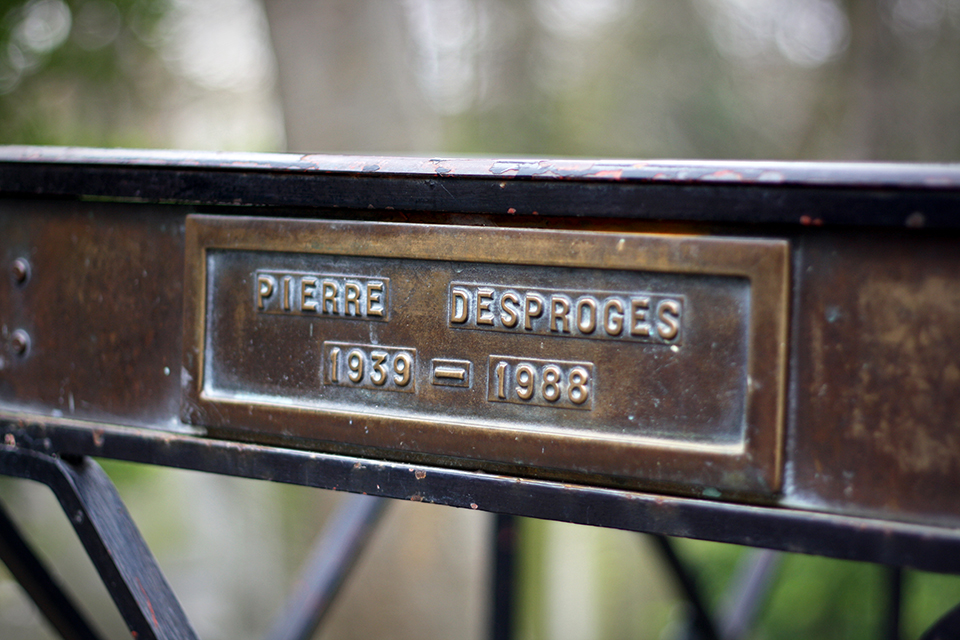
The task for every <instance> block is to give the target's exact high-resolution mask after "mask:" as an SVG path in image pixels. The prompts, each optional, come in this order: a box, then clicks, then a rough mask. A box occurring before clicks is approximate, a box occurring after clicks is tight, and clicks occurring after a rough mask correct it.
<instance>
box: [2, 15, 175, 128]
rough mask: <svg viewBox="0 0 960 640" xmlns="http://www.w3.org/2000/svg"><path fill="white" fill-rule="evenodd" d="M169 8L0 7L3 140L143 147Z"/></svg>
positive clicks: (164, 77)
mask: <svg viewBox="0 0 960 640" xmlns="http://www.w3.org/2000/svg"><path fill="white" fill-rule="evenodd" d="M167 9H168V3H167V2H166V0H116V1H111V0H70V1H69V2H65V1H63V0H29V1H28V2H22V1H21V2H11V1H9V0H8V1H7V2H3V3H2V4H0V123H2V125H0V126H2V134H0V140H2V141H3V142H5V143H19V144H75V145H76V144H88V145H99V146H111V145H117V144H126V145H138V144H139V145H149V144H150V143H151V142H153V143H155V142H156V141H155V140H154V139H152V138H151V136H150V134H149V131H150V120H151V117H150V116H151V112H152V111H154V105H155V104H156V103H157V99H158V96H159V95H160V94H161V93H162V92H163V91H164V84H165V83H168V82H169V81H170V78H169V73H168V72H166V71H165V70H164V68H163V65H162V63H161V61H160V58H159V56H158V53H157V50H156V38H157V36H156V29H157V25H158V24H159V23H160V20H161V19H162V18H163V16H164V15H165V13H166V11H167Z"/></svg>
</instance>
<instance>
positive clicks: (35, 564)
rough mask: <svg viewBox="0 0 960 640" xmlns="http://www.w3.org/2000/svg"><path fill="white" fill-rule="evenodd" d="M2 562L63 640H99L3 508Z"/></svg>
mask: <svg viewBox="0 0 960 640" xmlns="http://www.w3.org/2000/svg"><path fill="white" fill-rule="evenodd" d="M0 560H3V563H4V564H5V565H7V569H9V571H10V574H11V575H12V576H13V577H14V578H15V579H16V580H17V582H19V583H20V586H21V587H23V590H24V591H26V593H27V595H28V596H30V598H31V599H32V600H33V602H34V603H35V604H36V605H37V608H38V609H39V610H40V612H41V613H42V614H43V615H44V616H45V617H46V618H47V621H48V622H49V623H50V625H51V626H52V627H53V628H54V629H56V631H57V633H59V634H60V635H61V636H62V637H63V638H64V640H99V638H100V635H99V634H97V632H96V631H94V629H93V626H92V625H91V624H90V623H89V622H88V621H87V618H86V616H84V614H83V613H81V612H80V609H79V608H78V607H77V605H76V604H74V602H73V599H72V598H71V597H70V596H68V595H67V593H66V591H64V590H63V588H62V587H61V586H60V583H59V582H58V581H57V580H56V579H55V578H54V577H53V575H52V574H51V573H50V572H49V571H48V570H47V567H46V566H45V565H44V564H43V562H42V561H41V560H40V558H39V557H37V554H36V553H34V552H33V549H32V548H31V547H30V545H29V544H27V542H26V540H24V538H23V536H22V535H21V533H20V530H19V529H18V528H17V526H16V524H15V523H14V522H13V520H12V519H11V518H10V516H9V515H8V514H7V510H6V509H4V508H3V507H2V506H0Z"/></svg>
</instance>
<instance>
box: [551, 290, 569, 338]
mask: <svg viewBox="0 0 960 640" xmlns="http://www.w3.org/2000/svg"><path fill="white" fill-rule="evenodd" d="M550 331H555V332H560V333H570V298H568V297H567V296H562V295H557V294H553V295H552V296H550Z"/></svg>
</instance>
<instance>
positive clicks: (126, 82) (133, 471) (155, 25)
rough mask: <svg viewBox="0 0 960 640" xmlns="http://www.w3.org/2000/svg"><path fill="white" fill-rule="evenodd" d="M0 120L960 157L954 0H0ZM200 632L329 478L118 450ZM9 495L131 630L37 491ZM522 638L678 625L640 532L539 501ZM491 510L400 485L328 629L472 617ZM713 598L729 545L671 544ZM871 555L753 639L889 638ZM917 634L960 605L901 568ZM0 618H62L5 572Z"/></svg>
mask: <svg viewBox="0 0 960 640" xmlns="http://www.w3.org/2000/svg"><path fill="white" fill-rule="evenodd" d="M0 143H2V144H51V145H84V146H100V147H117V146H122V147H141V148H157V147H159V148H182V149H217V150H242V151H282V150H291V151H310V152H326V153H364V154H381V153H383V154H408V155H409V154H414V155H416V154H429V155H431V156H438V155H446V156H457V155H481V154H482V155H498V156H508V155H509V156H526V157H530V156H604V157H629V158H730V159H777V160H806V159H809V160H883V161H928V162H929V161H936V162H939V161H957V160H958V158H960V0H673V1H671V2H666V1H664V0H485V1H481V0H404V1H400V0H397V1H387V0H354V1H347V0H337V1H329V2H319V1H317V2H307V1H304V0H263V1H258V0H195V1H190V0H70V1H65V0H30V1H28V2H23V1H11V0H3V1H0ZM104 466H105V468H106V469H107V470H108V472H109V473H110V474H111V476H112V477H113V478H114V480H115V482H116V483H117V484H118V487H119V488H120V491H121V493H122V494H123V495H124V497H125V498H126V500H127V503H128V505H129V507H130V509H131V511H132V513H133V515H134V518H135V519H136V521H137V522H138V524H139V525H140V527H141V529H142V530H143V533H144V536H145V538H146V539H147V541H148V543H149V544H150V545H151V547H152V548H153V549H154V552H155V553H156V555H157V556H158V559H159V561H160V564H161V566H162V567H163V568H164V571H165V572H166V574H167V577H168V579H169V580H170V582H171V583H172V584H173V587H174V590H175V591H176V592H177V594H178V595H179V597H180V599H181V601H182V602H183V604H184V607H185V609H186V610H187V613H188V615H189V616H190V618H191V620H192V621H193V623H194V625H195V626H196V628H197V630H198V632H199V633H200V635H201V637H203V638H205V639H210V640H213V639H219V638H223V639H226V638H259V637H262V636H263V635H264V633H265V632H266V630H267V629H268V628H269V625H270V623H271V621H272V619H273V617H274V616H276V615H277V614H278V613H279V607H280V606H281V604H282V602H283V599H284V596H285V595H286V594H287V593H289V591H290V589H291V587H292V585H293V582H294V580H295V577H296V574H297V570H298V568H299V566H300V563H301V562H302V561H303V559H304V558H305V556H306V554H307V553H308V550H309V548H310V545H311V543H312V540H313V539H314V537H315V536H316V535H317V533H318V532H319V531H320V529H321V528H322V525H323V522H324V520H325V518H326V516H327V514H328V513H329V512H330V510H331V508H333V506H334V505H335V504H336V503H337V502H338V500H339V499H340V496H338V495H334V494H331V493H325V492H321V491H316V490H309V489H304V488H298V487H285V486H280V485H274V484H269V483H259V482H253V481H244V480H237V479H231V478H221V477H211V476H205V475H203V474H197V473H191V472H182V471H171V470H164V469H154V468H146V467H139V466H136V465H129V464H123V463H111V462H104ZM0 495H2V498H3V501H4V503H5V504H7V506H8V507H9V508H10V510H11V511H12V512H13V514H14V515H15V516H16V517H17V519H18V521H19V522H20V524H21V525H22V527H23V528H24V529H25V530H26V531H27V532H28V534H29V536H30V538H31V540H33V541H34V544H35V546H37V547H39V548H40V549H42V550H43V552H44V554H45V556H46V558H47V559H48V561H49V563H50V564H51V565H52V566H53V567H54V568H55V570H56V572H57V573H58V574H59V575H60V576H61V577H62V578H63V580H64V581H65V582H66V583H68V584H70V585H72V586H73V587H74V593H75V595H76V596H77V598H78V599H79V600H80V601H81V602H82V604H83V606H84V608H86V609H87V610H88V611H90V612H91V614H92V616H93V617H94V618H95V619H96V620H97V622H98V625H99V626H100V627H101V628H102V629H103V631H104V633H105V634H106V635H107V636H108V637H113V638H121V637H126V636H127V633H126V630H125V628H124V625H123V623H122V621H121V620H120V618H119V616H118V615H117V614H116V613H115V610H114V608H113V606H112V603H111V602H110V600H109V597H108V596H107V594H106V591H105V590H104V589H103V587H102V586H101V585H100V582H99V578H98V577H97V576H96V574H95V572H94V570H93V569H92V567H91V566H90V564H89V561H88V560H86V558H85V556H84V554H83V552H82V549H81V548H80V546H79V543H77V541H76V538H75V536H74V534H73V531H72V529H71V528H70V526H69V524H68V522H67V520H66V518H64V516H63V515H62V513H61V512H60V509H59V507H58V506H57V504H56V503H55V501H54V499H53V498H52V496H51V495H50V494H49V492H48V491H47V490H46V489H44V488H43V487H39V486H33V485H31V484H29V483H23V482H18V481H12V480H9V479H2V481H0ZM520 530H521V548H522V551H523V556H522V562H521V566H520V581H521V589H520V595H519V607H520V609H519V611H520V613H519V619H518V623H517V624H518V632H519V635H520V637H522V638H559V639H567V638H569V639H579V638H664V639H668V640H669V639H671V638H679V637H682V633H683V629H684V624H683V621H684V620H685V617H686V616H687V610H686V608H685V605H684V603H683V601H682V599H680V598H679V597H678V591H677V587H676V585H675V584H674V582H673V581H672V580H671V579H670V577H669V575H668V574H667V573H665V566H664V564H663V561H662V559H661V558H660V557H659V556H658V555H657V553H656V552H655V547H654V546H653V545H652V544H651V542H650V541H649V539H647V538H645V537H643V536H640V535H638V534H631V533H625V532H618V531H602V530H595V529H590V528H585V527H575V526H571V525H563V524H558V523H545V522H538V521H530V520H525V521H522V523H521V525H520ZM491 531H492V517H491V516H489V515H488V514H484V513H479V512H467V511H460V510H455V509H447V508H441V507H435V506H431V505H424V504H413V503H397V504H394V505H391V507H390V509H389V511H388V514H387V516H386V517H385V520H384V522H383V524H382V526H381V528H380V530H378V532H377V533H376V534H375V535H374V537H373V539H372V542H371V545H370V547H369V548H368V549H367V552H366V553H365V554H364V555H363V556H362V558H361V560H360V563H359V566H358V568H357V570H356V573H355V575H354V576H352V578H351V579H350V581H349V582H348V583H347V585H346V587H345V589H344V591H343V593H342V594H341V598H340V599H339V600H338V602H337V603H336V604H335V606H334V609H333V611H332V613H331V615H330V617H329V618H328V620H327V621H326V625H325V626H324V628H323V630H322V631H321V633H320V634H319V636H318V637H321V638H369V637H383V638H414V637H417V638H466V639H470V638H482V637H485V635H486V633H487V628H486V624H487V619H486V616H487V611H488V606H489V594H488V591H489V587H488V582H489V579H490V576H489V569H488V564H489V548H488V547H489V540H490V536H491ZM677 549H678V552H679V553H680V554H681V555H682V556H683V558H684V560H686V561H687V562H689V563H690V565H691V568H692V569H693V570H694V571H695V572H696V575H697V576H698V578H699V579H700V581H701V582H702V583H703V585H704V588H705V591H706V593H707V596H708V598H707V599H708V604H709V605H710V606H712V607H714V608H722V606H723V603H724V600H723V594H724V586H725V585H726V584H727V583H728V581H729V580H731V579H732V577H733V576H735V575H736V573H737V567H738V564H739V563H741V562H742V561H743V558H744V557H745V554H747V552H745V551H744V550H742V549H738V548H734V547H729V546H723V545H715V544H705V543H697V542H692V541H678V544H677ZM883 576H884V570H883V568H881V567H876V566H871V565H863V564H858V563H849V562H839V561H832V560H826V559H820V558H810V557H803V556H792V555H786V556H783V557H782V558H781V560H780V562H779V564H778V565H777V569H776V571H775V572H774V574H773V587H772V590H771V591H770V593H769V596H768V597H767V598H766V600H765V603H764V604H765V605H766V606H765V607H764V608H763V609H762V611H761V612H760V613H759V617H758V619H757V629H756V630H755V632H754V633H753V634H752V635H751V636H750V637H753V638H810V637H817V638H875V637H879V636H880V635H881V633H882V624H883V619H884V614H885V604H884V603H885V598H886V587H885V584H884V582H883ZM904 597H905V601H904V612H903V620H902V628H903V633H904V637H905V638H916V637H918V635H919V634H920V632H921V630H922V629H924V628H925V627H926V626H928V625H929V624H930V623H931V622H932V621H933V620H935V619H936V618H937V617H939V616H940V615H942V614H943V613H944V612H945V611H946V610H947V609H949V608H951V607H952V606H954V605H955V604H956V603H957V602H960V581H958V579H956V578H953V577H947V576H937V575H932V574H921V573H918V572H906V574H905V576H904ZM0 637H3V638H24V639H26V638H31V639H32V638H49V637H54V636H52V634H51V633H50V631H49V630H48V629H47V627H46V626H45V623H44V622H42V621H41V620H39V618H38V616H37V613H36V611H35V610H34V609H33V607H32V605H31V604H30V602H29V601H28V600H27V599H25V597H24V596H23V595H22V593H21V591H20V590H19V587H18V586H17V585H16V583H15V582H13V581H12V580H11V579H10V577H9V575H8V574H7V573H6V572H5V571H3V570H0Z"/></svg>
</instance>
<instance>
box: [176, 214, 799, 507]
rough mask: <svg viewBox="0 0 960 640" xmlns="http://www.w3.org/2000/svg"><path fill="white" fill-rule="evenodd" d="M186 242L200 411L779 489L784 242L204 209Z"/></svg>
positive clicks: (192, 385) (484, 457) (235, 425)
mask: <svg viewBox="0 0 960 640" xmlns="http://www.w3.org/2000/svg"><path fill="white" fill-rule="evenodd" d="M186 242H187V249H186V253H187V260H186V272H185V275H186V279H185V286H186V297H185V304H186V319H185V336H184V338H185V340H184V344H185V360H184V368H185V371H186V373H187V376H188V379H187V382H186V385H185V387H184V389H183V391H184V402H183V409H182V412H181V417H182V419H183V420H184V421H186V422H191V423H194V424H198V425H204V426H211V427H216V428H218V430H219V431H221V432H222V431H227V432H229V431H230V430H234V431H235V432H238V433H243V434H245V435H244V437H245V438H248V439H249V438H251V437H252V438H254V439H256V437H257V436H256V434H258V433H261V434H268V435H270V436H271V437H274V438H275V437H289V438H297V439H298V441H302V439H306V440H308V441H312V442H315V443H317V446H318V447H323V446H324V444H323V443H339V444H346V445H354V446H358V447H365V448H369V447H373V448H378V449H383V450H393V451H396V452H407V453H409V452H414V453H419V454H426V455H428V456H447V457H456V458H460V459H471V460H475V461H477V462H480V463H482V462H491V463H499V464H508V465H514V466H521V467H525V468H530V469H543V470H553V471H561V472H569V473H571V474H574V475H576V474H580V475H587V474H589V475H600V476H609V477H617V478H619V479H621V480H622V479H626V480H629V481H634V482H635V483H641V484H642V483H644V482H646V483H657V484H670V485H686V486H691V485H696V486H698V487H707V488H709V487H714V488H716V489H717V490H723V491H726V492H742V493H754V494H758V493H760V494H763V493H770V492H774V491H776V490H777V489H778V487H779V482H780V449H781V433H782V416H783V397H784V393H783V391H784V368H785V357H786V353H785V350H786V328H787V311H786V307H787V292H788V245H787V243H786V242H784V241H778V240H747V239H739V238H715V237H703V236H692V235H642V234H630V233H619V234H618V233H583V232H557V231H533V230H520V229H490V228H486V229H485V228H472V227H455V226H428V225H401V224H382V223H380V224H378V223H363V222H336V223H328V222H318V221H305V220H282V219H270V220H268V219H256V218H233V217H216V216H190V217H188V219H187V236H186ZM388 455H389V454H388Z"/></svg>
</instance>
